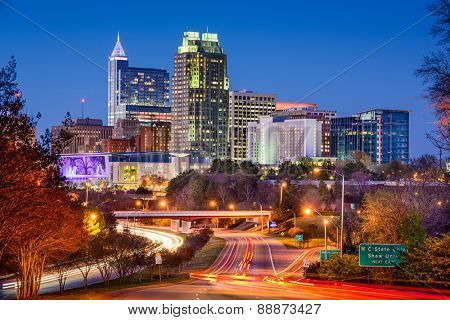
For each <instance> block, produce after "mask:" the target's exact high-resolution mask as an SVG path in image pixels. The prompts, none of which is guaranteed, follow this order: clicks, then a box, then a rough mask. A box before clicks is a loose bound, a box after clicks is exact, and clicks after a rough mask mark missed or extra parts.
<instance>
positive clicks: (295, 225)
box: [287, 209, 297, 234]
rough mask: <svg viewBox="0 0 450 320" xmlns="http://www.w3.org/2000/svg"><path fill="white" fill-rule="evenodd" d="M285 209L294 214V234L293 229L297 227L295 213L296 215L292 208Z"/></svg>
mask: <svg viewBox="0 0 450 320" xmlns="http://www.w3.org/2000/svg"><path fill="white" fill-rule="evenodd" d="M287 211H290V212H292V213H293V214H294V234H295V230H296V228H297V215H296V213H295V211H294V210H292V209H288V210H287Z"/></svg>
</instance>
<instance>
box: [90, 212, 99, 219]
mask: <svg viewBox="0 0 450 320" xmlns="http://www.w3.org/2000/svg"><path fill="white" fill-rule="evenodd" d="M90 218H91V220H93V221H95V219H97V215H96V214H95V213H92V214H91V216H90Z"/></svg>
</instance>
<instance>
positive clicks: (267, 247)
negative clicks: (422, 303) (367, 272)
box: [96, 231, 449, 300]
mask: <svg viewBox="0 0 450 320" xmlns="http://www.w3.org/2000/svg"><path fill="white" fill-rule="evenodd" d="M216 236H218V237H222V238H224V239H225V240H226V244H225V247H224V248H223V250H222V252H221V253H220V254H219V256H218V257H217V259H216V261H215V262H214V263H213V264H212V265H211V267H209V268H208V269H207V270H205V271H203V272H197V273H192V274H191V280H188V281H185V282H182V283H178V284H169V285H167V284H166V285H150V286H146V287H139V288H129V289H123V290H118V291H115V292H111V293H108V294H104V295H99V296H97V297H96V298H98V299H146V300H150V299H163V300H181V299H183V300H184V299H448V297H449V291H448V290H434V289H425V288H412V287H398V286H395V287H394V286H379V285H369V284H367V285H365V284H361V283H345V282H334V281H312V280H307V279H305V278H304V277H303V264H304V261H305V259H307V260H309V261H314V260H317V259H318V253H319V250H320V248H313V249H305V250H292V249H286V248H285V247H284V245H282V244H281V243H280V242H279V241H277V240H275V239H273V238H270V237H267V236H261V235H258V234H256V233H248V232H247V233H246V232H233V231H225V232H224V231H222V232H220V231H219V232H216Z"/></svg>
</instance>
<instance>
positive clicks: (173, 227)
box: [170, 219, 184, 232]
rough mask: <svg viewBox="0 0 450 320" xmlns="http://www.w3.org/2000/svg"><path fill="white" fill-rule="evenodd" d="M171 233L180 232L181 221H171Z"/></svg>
mask: <svg viewBox="0 0 450 320" xmlns="http://www.w3.org/2000/svg"><path fill="white" fill-rule="evenodd" d="M183 222H184V221H183ZM170 231H172V232H180V220H179V219H176V220H174V219H172V220H170Z"/></svg>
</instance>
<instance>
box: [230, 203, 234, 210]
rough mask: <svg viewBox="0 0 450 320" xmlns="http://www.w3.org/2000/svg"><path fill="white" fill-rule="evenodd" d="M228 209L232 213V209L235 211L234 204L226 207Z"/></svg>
mask: <svg viewBox="0 0 450 320" xmlns="http://www.w3.org/2000/svg"><path fill="white" fill-rule="evenodd" d="M228 209H230V210H231V211H234V209H235V207H234V204H232V203H230V204H229V205H228Z"/></svg>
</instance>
